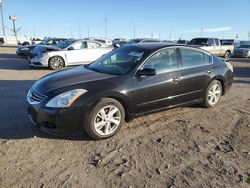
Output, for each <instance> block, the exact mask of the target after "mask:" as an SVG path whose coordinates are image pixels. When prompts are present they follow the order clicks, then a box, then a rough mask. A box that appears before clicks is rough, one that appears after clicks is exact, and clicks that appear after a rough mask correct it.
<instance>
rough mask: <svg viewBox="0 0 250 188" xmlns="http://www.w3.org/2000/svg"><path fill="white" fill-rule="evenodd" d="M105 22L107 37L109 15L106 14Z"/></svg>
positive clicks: (106, 34) (106, 35)
mask: <svg viewBox="0 0 250 188" xmlns="http://www.w3.org/2000/svg"><path fill="white" fill-rule="evenodd" d="M104 22H105V38H107V37H108V17H107V16H105V19H104Z"/></svg>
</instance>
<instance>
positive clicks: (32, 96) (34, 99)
mask: <svg viewBox="0 0 250 188" xmlns="http://www.w3.org/2000/svg"><path fill="white" fill-rule="evenodd" d="M46 98H47V96H45V95H42V94H40V93H38V92H37V91H36V90H34V89H30V90H29V93H28V95H27V100H28V102H29V103H31V104H38V103H41V102H42V101H44V100H45V99H46Z"/></svg>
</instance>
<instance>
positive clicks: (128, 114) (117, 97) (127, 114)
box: [92, 92, 132, 122]
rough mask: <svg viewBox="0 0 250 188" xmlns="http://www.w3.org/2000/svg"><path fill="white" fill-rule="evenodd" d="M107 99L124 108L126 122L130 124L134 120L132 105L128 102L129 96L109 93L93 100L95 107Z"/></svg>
mask: <svg viewBox="0 0 250 188" xmlns="http://www.w3.org/2000/svg"><path fill="white" fill-rule="evenodd" d="M105 98H109V99H114V100H116V101H118V102H119V103H120V104H121V105H122V106H123V109H124V112H125V121H127V122H128V121H129V120H130V119H131V118H132V115H131V114H132V113H131V110H130V104H129V102H128V101H129V98H128V97H127V96H125V95H122V94H121V93H116V92H112V93H107V94H104V95H102V96H97V97H96V98H95V99H93V100H92V101H93V102H92V104H93V106H95V105H96V104H97V103H98V102H99V101H100V100H102V99H105Z"/></svg>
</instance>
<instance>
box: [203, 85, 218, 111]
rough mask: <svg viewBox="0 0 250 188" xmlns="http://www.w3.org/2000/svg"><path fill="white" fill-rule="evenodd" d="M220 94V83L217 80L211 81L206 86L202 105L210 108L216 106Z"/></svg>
mask: <svg viewBox="0 0 250 188" xmlns="http://www.w3.org/2000/svg"><path fill="white" fill-rule="evenodd" d="M221 96H222V85H221V83H220V82H219V81H218V80H214V81H212V82H211V83H210V84H209V86H208V87H207V90H206V93H205V98H204V103H203V106H204V107H206V108H211V107H214V106H216V105H217V104H218V103H219V101H220V98H221Z"/></svg>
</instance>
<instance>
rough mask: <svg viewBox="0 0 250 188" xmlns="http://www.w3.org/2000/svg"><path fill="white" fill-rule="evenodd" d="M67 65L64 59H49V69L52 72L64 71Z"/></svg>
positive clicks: (55, 57) (57, 57)
mask: <svg viewBox="0 0 250 188" xmlns="http://www.w3.org/2000/svg"><path fill="white" fill-rule="evenodd" d="M64 65H65V62H64V60H63V58H61V57H59V56H54V57H51V58H50V59H49V68H50V69H52V70H59V69H62V68H63V67H64Z"/></svg>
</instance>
